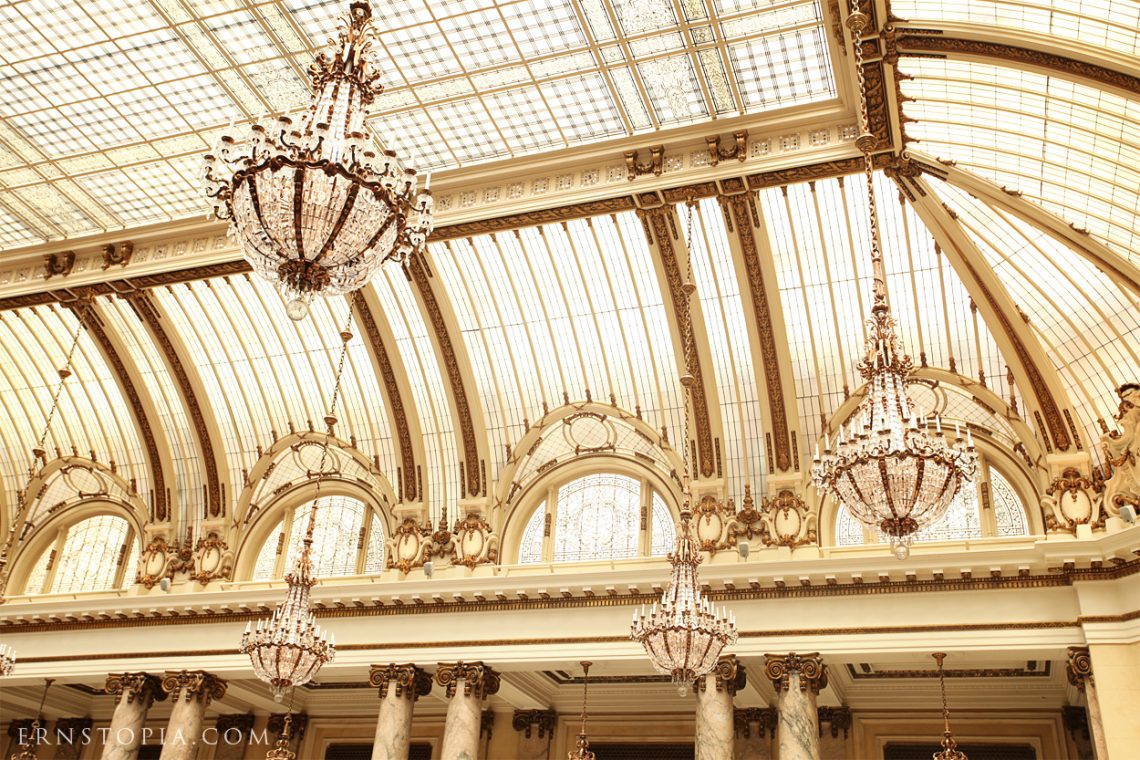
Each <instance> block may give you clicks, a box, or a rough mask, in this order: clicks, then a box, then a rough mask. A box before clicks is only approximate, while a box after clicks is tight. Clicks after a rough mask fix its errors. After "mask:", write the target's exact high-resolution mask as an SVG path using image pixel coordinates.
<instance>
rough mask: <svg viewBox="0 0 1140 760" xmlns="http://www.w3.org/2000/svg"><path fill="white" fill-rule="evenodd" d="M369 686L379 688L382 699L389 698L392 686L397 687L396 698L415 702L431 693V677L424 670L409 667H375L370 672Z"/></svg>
mask: <svg viewBox="0 0 1140 760" xmlns="http://www.w3.org/2000/svg"><path fill="white" fill-rule="evenodd" d="M368 684H369V685H370V686H375V687H378V688H379V690H380V699H386V698H387V697H388V689H389V687H390V685H391V684H395V686H396V696H397V697H403V698H404V699H410V700H412V701H413V702H415V701H416V700H418V699H419V698H420V697H426V696H427V695H428V694H430V693H431V676H430V675H429V674H428V673H427V672H426V671H425V670H423V669H422V668H417V667H416V666H415V665H413V664H411V663H409V664H407V665H397V664H395V663H392V664H390V665H373V666H372V668H371V669H370V670H369V671H368Z"/></svg>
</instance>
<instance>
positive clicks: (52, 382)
mask: <svg viewBox="0 0 1140 760" xmlns="http://www.w3.org/2000/svg"><path fill="white" fill-rule="evenodd" d="M76 321H77V320H76V317H75V315H74V314H72V313H71V312H70V311H68V310H66V309H60V308H32V309H19V310H16V311H5V312H2V313H0V355H3V357H4V360H3V361H0V380H2V382H3V385H2V386H0V446H3V452H2V453H0V472H2V473H3V482H4V490H5V499H6V501H7V504H8V508H9V509H10V510H14V509H15V505H16V492H17V491H18V490H19V489H21V488H23V487H24V484H25V481H26V480H27V474H28V465H29V464H30V462H31V451H32V448H33V447H34V446H35V445H36V443H37V440H38V438H39V435H40V433H41V432H42V431H43V428H44V423H45V422H46V421H47V416H48V412H49V411H50V409H51V394H52V392H53V391H54V389H55V386H56V384H57V383H58V382H59V375H58V370H59V369H60V367H62V366H63V364H64V362H65V361H66V359H67V352H68V350H69V349H70V348H71V336H72V335H74V334H75V328H76ZM72 368H73V373H72V376H71V377H70V378H68V380H67V382H66V383H65V384H64V388H63V392H62V393H61V394H60V397H59V409H58V411H57V412H56V414H55V417H54V419H53V421H52V426H51V432H50V433H49V435H48V437H47V444H46V448H47V451H48V454H47V456H48V458H49V459H54V458H55V449H56V448H58V449H59V450H60V452H61V453H63V454H70V453H72V447H74V448H75V449H76V450H77V452H78V454H79V455H80V456H91V453H92V452H94V454H95V458H96V459H97V460H98V461H100V462H102V463H104V464H108V465H109V464H110V463H111V462H112V461H113V462H114V463H115V465H116V467H117V469H118V472H119V474H120V475H122V476H123V478H124V479H126V480H127V481H128V482H129V481H130V480H131V479H132V478H133V479H135V481H136V483H137V486H138V492H139V494H140V495H142V497H143V498H144V500H147V501H149V496H150V488H151V483H150V477H149V474H148V471H147V464H146V462H147V458H146V456H145V455H144V454H143V450H142V446H141V445H140V443H139V439H138V434H137V432H136V430H135V426H134V424H133V423H132V421H131V414H130V412H129V411H128V410H130V408H131V407H130V404H128V403H127V402H126V400H125V399H124V398H123V395H122V393H120V391H119V386H118V385H117V384H116V381H115V378H114V376H113V375H112V374H111V371H110V369H108V367H107V364H106V362H105V361H104V360H103V357H102V356H101V355H100V353H99V349H98V347H97V346H96V345H95V342H94V340H93V339H92V338H91V336H90V335H88V334H87V331H86V330H84V331H82V332H81V333H80V336H79V346H78V348H77V349H76V351H75V356H74V358H73V361H72Z"/></svg>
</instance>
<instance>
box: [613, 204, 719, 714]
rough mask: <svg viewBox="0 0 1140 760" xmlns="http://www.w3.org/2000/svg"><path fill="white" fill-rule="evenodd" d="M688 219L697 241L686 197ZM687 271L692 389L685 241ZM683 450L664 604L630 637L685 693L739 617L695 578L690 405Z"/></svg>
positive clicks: (687, 320) (639, 618)
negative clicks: (714, 600) (677, 520)
mask: <svg viewBox="0 0 1140 760" xmlns="http://www.w3.org/2000/svg"><path fill="white" fill-rule="evenodd" d="M687 205H688V211H689V220H688V230H687V234H686V241H687V242H688V243H689V244H691V241H692V240H693V235H692V227H693V216H694V214H695V203H694V202H693V201H691V200H690V201H689V202H688V204H687ZM685 250H686V256H689V260H688V262H687V274H686V280H685V283H684V285H683V286H682V290H683V292H684V293H685V301H684V310H685V313H684V314H683V315H679V316H680V317H681V319H683V324H684V325H685V335H684V343H683V345H684V349H685V367H686V372H685V374H684V375H683V376H682V377H681V384H682V385H683V386H684V387H685V388H686V389H688V391H689V393H690V394H691V393H692V386H693V384H694V383H695V382H696V380H695V378H694V377H693V376H692V375H691V374H689V372H688V370H687V368H688V367H690V366H691V363H690V361H689V360H690V358H691V356H690V352H691V350H692V348H691V345H692V340H691V337H692V314H691V311H690V305H689V302H690V300H691V299H692V297H693V294H694V293H695V292H696V287H695V286H694V285H693V267H692V259H691V254H690V253H689V247H688V245H686V248H685ZM684 433H685V435H684V438H683V439H682V440H683V446H682V449H683V450H684V469H685V474H684V482H683V489H682V490H683V498H684V502H683V504H682V506H681V527H680V531H679V532H678V535H677V543H676V547H675V548H674V550H673V552H672V553H671V554H670V555H669V564H670V565H672V568H673V569H672V573H671V575H670V577H669V587H668V588H666V589H665V591H664V592H663V593H662V594H661V604H660V605H658V604H657V602H654V603H653V606H652V608H650V609H648V610H647V609H646V607H645V605H642V606H641V611H640V613H638V611H636V610H635V611H634V613H633V623H632V626H631V629H630V637H631V638H632V639H633V640H634V641H637V642H638V643H640V644H641V645H642V646H643V647H645V652H646V654H648V655H649V660H650V662H652V664H653V667H654V668H655V669H656V670H657V671H658V672H659V673H664V674H666V675H669V676H672V679H673V684H674V685H675V686H676V687H677V691H678V692H679V693H680V694H681V696H685V695H686V694H687V693H688V689H689V684H690V683H692V682H693V681H695V680H696V679H698V678H701V677H703V676H705V675H707V674H708V673H710V672H711V671H712V669H713V668H714V667H716V662H717V659H718V658H719V657H720V653H721V651H722V650H723V649H724V648H725V647H726V646H728V645H730V644H733V643H735V641H736V617H735V616H734V615H733V614H732V613H731V612H728V611H727V610H725V609H724V608H721V609H719V610H718V609H716V608H714V607H713V605H712V603H711V602H710V601H709V599H708V597H706V596H704V595H702V594H701V590H700V585H699V584H698V583H697V565H699V564H700V563H701V561H702V560H703V559H704V557H703V556H702V555H701V548H700V546H699V545H698V544H697V540H696V538H694V537H693V535H692V530H691V520H692V516H693V513H692V498H693V497H692V493H691V489H690V475H691V472H690V462H689V445H688V441H689V405H688V403H686V404H685V430H684Z"/></svg>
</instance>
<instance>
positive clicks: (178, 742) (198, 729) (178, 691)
mask: <svg viewBox="0 0 1140 760" xmlns="http://www.w3.org/2000/svg"><path fill="white" fill-rule="evenodd" d="M162 690H163V691H165V692H166V693H167V694H169V695H170V704H171V708H170V720H168V721H167V723H166V733H165V734H164V735H163V744H162V754H161V755H159V760H194V759H195V758H196V757H198V750H199V749H200V748H201V746H202V720H203V719H204V718H205V716H206V707H207V706H208V705H209V704H210V702H212V701H214V700H215V699H221V698H222V697H224V696H225V695H226V682H225V681H223V680H221V679H220V678H217V677H216V676H212V675H210V674H209V673H204V672H202V671H201V670H168V671H166V675H165V676H164V677H163V679H162Z"/></svg>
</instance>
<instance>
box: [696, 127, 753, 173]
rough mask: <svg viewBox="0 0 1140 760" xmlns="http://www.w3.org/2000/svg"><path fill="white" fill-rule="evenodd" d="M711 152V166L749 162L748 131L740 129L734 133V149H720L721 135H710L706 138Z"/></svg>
mask: <svg viewBox="0 0 1140 760" xmlns="http://www.w3.org/2000/svg"><path fill="white" fill-rule="evenodd" d="M705 144H706V145H707V146H708V151H709V165H710V166H716V165H717V164H719V163H720V162H721V161H731V160H732V159H734V158H735V159H736V160H737V161H740V162H741V163H743V162H745V161H747V160H748V130H747V129H740V130H737V131H736V132H733V133H732V147H731V148H722V147H720V135H719V134H717V135H709V136H708V137H706V138H705Z"/></svg>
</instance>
